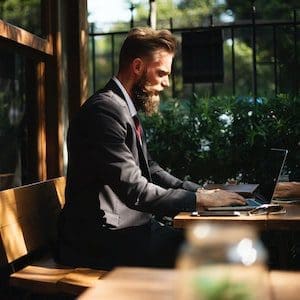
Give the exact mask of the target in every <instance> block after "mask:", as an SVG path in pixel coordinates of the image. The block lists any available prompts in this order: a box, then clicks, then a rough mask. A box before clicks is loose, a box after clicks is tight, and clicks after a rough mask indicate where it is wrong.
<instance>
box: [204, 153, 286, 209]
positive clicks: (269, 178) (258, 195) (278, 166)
mask: <svg viewBox="0 0 300 300" xmlns="http://www.w3.org/2000/svg"><path fill="white" fill-rule="evenodd" d="M287 153H288V151H287V150H286V149H274V148H272V149H270V150H269V151H268V153H266V157H265V159H263V162H262V163H261V165H260V166H259V167H258V168H257V170H256V171H257V172H261V173H258V174H261V175H263V176H262V177H263V179H262V182H259V187H258V188H257V189H256V190H255V191H254V193H253V197H251V198H246V202H247V204H246V205H242V206H217V207H209V208H207V210H210V211H224V210H227V211H243V210H251V209H253V208H255V207H257V206H260V205H262V204H269V203H271V201H272V198H273V194H274V191H275V187H276V184H277V182H278V179H279V177H280V174H281V172H282V169H283V167H284V164H285V160H286V157H287Z"/></svg>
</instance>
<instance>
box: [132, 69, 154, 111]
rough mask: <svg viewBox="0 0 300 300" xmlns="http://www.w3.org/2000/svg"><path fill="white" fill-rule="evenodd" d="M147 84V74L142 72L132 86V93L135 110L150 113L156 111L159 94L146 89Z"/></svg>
mask: <svg viewBox="0 0 300 300" xmlns="http://www.w3.org/2000/svg"><path fill="white" fill-rule="evenodd" d="M147 86H148V84H147V76H146V74H143V75H142V77H141V78H140V79H139V81H138V82H136V84H135V85H134V86H133V88H132V93H133V98H134V102H135V105H136V108H137V110H141V111H143V112H144V113H145V114H146V115H152V114H153V113H156V112H157V111H158V107H159V102H160V99H159V94H158V93H154V92H150V91H148V90H147Z"/></svg>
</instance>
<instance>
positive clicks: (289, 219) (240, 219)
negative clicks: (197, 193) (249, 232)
mask: <svg viewBox="0 0 300 300" xmlns="http://www.w3.org/2000/svg"><path fill="white" fill-rule="evenodd" d="M283 206H284V207H285V209H286V213H285V214H277V215H272V214H270V215H260V216H248V215H247V213H246V212H245V213H243V212H241V216H234V217H228V216H226V217H194V216H191V214H190V213H186V212H183V213H180V214H178V215H177V216H175V218H174V223H173V226H174V227H176V228H186V227H187V226H189V225H192V224H195V223H198V222H208V221H209V222H210V221H211V222H213V223H215V224H216V223H218V224H225V223H226V224H228V222H230V223H232V224H236V225H240V224H243V225H244V224H245V225H253V226H255V227H256V228H257V229H261V230H277V229H279V230H282V229H291V228H292V229H293V230H300V205H299V204H298V205H296V204H285V205H283Z"/></svg>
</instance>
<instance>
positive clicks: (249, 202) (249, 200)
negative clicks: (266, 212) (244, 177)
mask: <svg viewBox="0 0 300 300" xmlns="http://www.w3.org/2000/svg"><path fill="white" fill-rule="evenodd" d="M246 203H247V204H246V205H248V206H259V205H261V203H259V202H257V201H256V200H255V199H254V198H247V199H246Z"/></svg>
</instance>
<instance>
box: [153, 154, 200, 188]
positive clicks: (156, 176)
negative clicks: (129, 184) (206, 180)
mask: <svg viewBox="0 0 300 300" xmlns="http://www.w3.org/2000/svg"><path fill="white" fill-rule="evenodd" d="M148 158H149V160H148V162H149V167H150V173H151V176H152V179H153V182H155V183H156V184H158V185H159V186H161V187H164V188H174V189H178V188H182V189H184V190H187V191H191V192H196V190H197V189H198V188H200V187H201V186H200V185H199V184H196V183H194V182H191V181H188V180H184V181H182V180H180V179H178V178H177V177H175V176H173V175H171V174H170V173H169V172H167V171H165V170H164V169H163V168H161V167H160V166H159V164H158V163H157V162H155V161H154V160H152V158H151V156H150V154H148Z"/></svg>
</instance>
